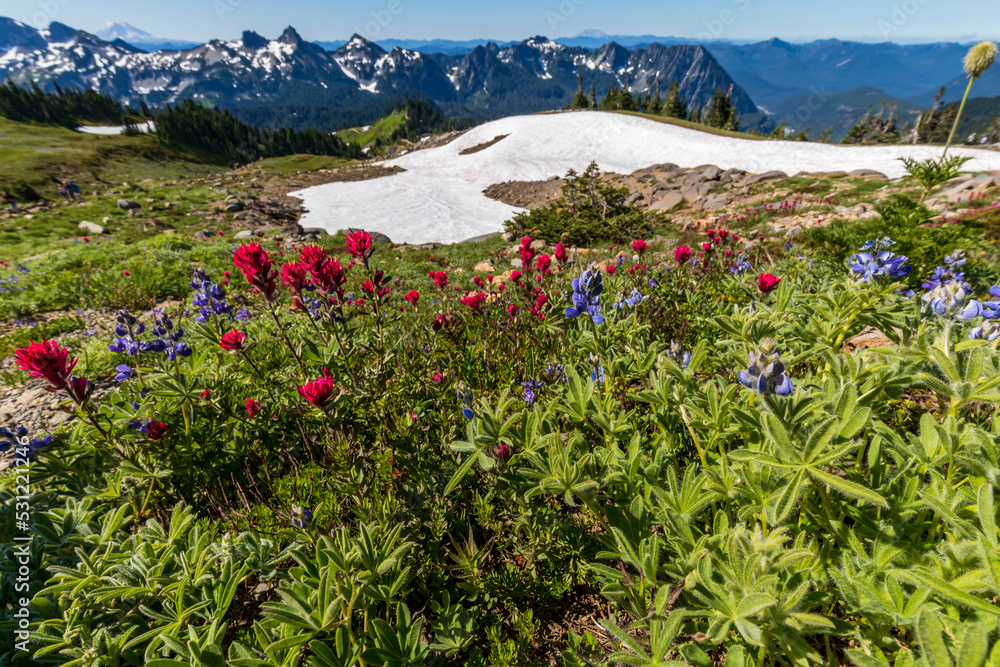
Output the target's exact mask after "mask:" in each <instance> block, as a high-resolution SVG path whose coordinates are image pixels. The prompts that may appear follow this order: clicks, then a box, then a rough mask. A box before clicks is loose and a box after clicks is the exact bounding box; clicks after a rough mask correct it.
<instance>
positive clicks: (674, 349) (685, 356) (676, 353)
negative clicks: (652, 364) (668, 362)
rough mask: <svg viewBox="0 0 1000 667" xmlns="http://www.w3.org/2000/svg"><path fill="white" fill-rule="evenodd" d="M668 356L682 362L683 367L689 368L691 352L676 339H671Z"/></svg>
mask: <svg viewBox="0 0 1000 667" xmlns="http://www.w3.org/2000/svg"><path fill="white" fill-rule="evenodd" d="M667 356H668V357H669V358H670V359H673V360H674V361H675V362H676V363H678V364H680V367H681V368H687V367H688V364H690V363H691V353H690V352H688V351H686V350H685V349H684V346H683V345H681V344H680V343H678V342H677V341H676V340H672V341H670V349H668V350H667Z"/></svg>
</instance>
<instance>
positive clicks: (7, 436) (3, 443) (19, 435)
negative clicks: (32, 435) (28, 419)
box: [0, 426, 28, 452]
mask: <svg viewBox="0 0 1000 667" xmlns="http://www.w3.org/2000/svg"><path fill="white" fill-rule="evenodd" d="M27 435H28V429H26V428H24V427H23V426H17V427H15V428H14V429H9V428H7V427H5V426H0V452H5V451H7V450H8V449H10V448H11V447H16V446H17V445H19V444H20V441H21V440H22V439H24V438H25V437H27Z"/></svg>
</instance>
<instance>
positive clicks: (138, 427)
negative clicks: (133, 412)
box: [128, 419, 149, 433]
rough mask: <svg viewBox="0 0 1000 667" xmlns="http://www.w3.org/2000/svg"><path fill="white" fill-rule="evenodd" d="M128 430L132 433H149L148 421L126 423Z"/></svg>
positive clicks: (139, 420) (134, 420) (136, 420)
mask: <svg viewBox="0 0 1000 667" xmlns="http://www.w3.org/2000/svg"><path fill="white" fill-rule="evenodd" d="M128 427H129V429H131V430H133V431H138V432H139V433H149V420H148V419H133V420H131V421H129V423H128Z"/></svg>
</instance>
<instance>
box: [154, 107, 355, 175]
mask: <svg viewBox="0 0 1000 667" xmlns="http://www.w3.org/2000/svg"><path fill="white" fill-rule="evenodd" d="M155 122H156V136H157V137H158V138H159V139H160V141H161V142H162V143H163V144H165V145H167V146H181V147H184V148H186V149H190V150H194V151H197V152H200V153H207V154H210V155H213V156H216V157H218V158H220V159H222V160H224V161H226V162H230V163H233V162H235V163H240V162H253V161H254V160H258V159H260V158H266V157H277V156H281V155H293V154H296V153H312V154H314V155H334V156H347V157H355V158H356V157H360V155H361V153H360V149H358V148H357V147H356V146H349V145H347V144H345V143H344V142H343V141H342V140H341V139H339V138H338V137H336V136H335V135H332V134H329V133H325V134H324V133H321V132H319V131H318V130H316V129H309V130H302V131H295V130H291V129H289V128H287V127H285V128H282V129H280V130H273V131H272V130H261V129H259V128H256V127H252V126H250V125H247V124H246V123H244V122H242V121H240V120H237V119H236V118H235V117H234V116H233V115H232V114H230V113H229V111H220V110H219V109H212V108H208V107H205V106H202V105H200V104H197V103H195V102H193V101H191V100H184V101H183V102H181V103H180V104H178V105H177V106H174V107H170V106H168V107H167V108H166V109H164V110H163V111H162V112H160V113H158V114H157V115H156V117H155Z"/></svg>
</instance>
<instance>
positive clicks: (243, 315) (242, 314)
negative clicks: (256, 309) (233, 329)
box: [236, 308, 250, 322]
mask: <svg viewBox="0 0 1000 667" xmlns="http://www.w3.org/2000/svg"><path fill="white" fill-rule="evenodd" d="M236 319H237V320H238V321H240V322H246V321H247V320H249V319H250V311H249V310H247V309H246V308H240V309H239V310H237V311H236Z"/></svg>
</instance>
